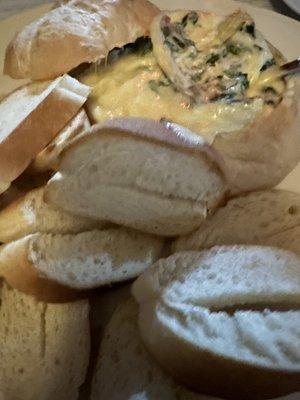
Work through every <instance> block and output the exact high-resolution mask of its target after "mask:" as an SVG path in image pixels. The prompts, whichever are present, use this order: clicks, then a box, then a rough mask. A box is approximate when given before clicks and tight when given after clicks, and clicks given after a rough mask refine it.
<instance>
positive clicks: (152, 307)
mask: <svg viewBox="0 0 300 400" xmlns="http://www.w3.org/2000/svg"><path fill="white" fill-rule="evenodd" d="M224 254H227V256H229V258H228V263H227V262H226V258H224ZM245 254H247V255H246V256H245ZM207 256H208V258H207ZM211 256H212V258H210V257H211ZM216 256H217V258H216V259H215V257H216ZM219 256H220V258H219ZM249 256H250V258H249ZM253 256H254V257H253ZM269 257H270V258H269ZM243 258H244V260H243ZM268 258H269V261H268ZM259 259H260V261H259ZM193 260H194V261H193ZM211 261H213V262H214V268H211V266H212V264H211ZM285 262H286V264H285ZM299 262H300V259H299V257H297V256H296V255H294V254H293V253H291V252H288V251H283V250H279V249H276V248H271V247H269V248H267V247H263V246H248V247H247V246H224V247H214V248H213V249H211V250H208V251H206V252H202V253H201V252H182V253H175V254H174V255H173V256H171V257H169V258H167V259H165V260H160V261H158V263H156V264H154V265H153V266H152V267H150V269H148V270H147V271H146V272H145V273H144V274H142V275H141V276H140V277H139V278H138V280H137V281H136V282H135V283H134V284H133V288H132V293H133V295H134V297H135V298H136V299H137V301H138V302H139V305H140V312H139V328H140V333H141V336H142V338H143V341H144V343H145V345H146V347H147V348H148V350H149V351H150V353H151V354H152V355H153V356H154V357H155V358H156V359H157V361H158V362H159V363H160V364H161V365H162V366H163V368H164V369H165V370H166V371H167V372H168V373H169V374H170V375H171V376H173V377H174V378H175V380H176V381H178V382H180V383H182V384H184V385H186V386H187V387H189V388H190V389H192V390H196V391H199V392H200V393H206V394H209V395H213V396H220V397H222V398H226V399H239V400H240V399H243V400H256V399H257V400H258V399H259V400H261V399H264V398H265V399H269V398H274V397H279V396H281V395H285V394H289V393H293V392H297V391H299V390H300V379H299V378H300V369H299V365H300V364H299V357H298V356H297V355H296V354H297V353H298V351H296V350H295V349H296V348H297V349H298V341H299V337H298V333H299V324H297V322H296V319H297V318H299V316H300V312H299V305H300V302H299V300H300V297H299V294H300V290H299V289H300V286H299V282H300V281H299V276H300V275H299V265H300V263H299ZM264 263H266V264H265V266H263V264H264ZM276 263H278V265H276ZM231 268H233V269H232V270H231V271H230V269H231ZM276 270H278V275H277V273H276ZM250 271H251V272H250ZM266 271H267V274H269V273H270V275H269V277H267V275H266ZM271 271H272V272H271ZM287 271H289V272H287ZM249 273H251V274H252V275H251V278H250V275H249ZM198 274H199V275H198ZM196 276H197V277H196ZM273 277H274V281H273V282H272V279H273ZM275 277H276V278H275ZM285 279H286V281H285ZM256 280H257V282H256ZM276 280H277V282H276ZM283 282H289V284H291V285H292V286H293V289H292V288H291V287H290V288H288V287H287V286H286V287H284V286H285V283H283ZM251 285H252V286H251ZM281 285H283V286H282V287H280V288H279V286H281ZM236 292H239V294H238V295H237V296H236V297H235V298H234V296H235V293H236ZM276 292H277V293H276ZM283 293H285V296H286V297H285V299H284V298H283V297H282V296H283ZM259 306H261V307H259ZM226 307H229V308H226ZM243 307H244V310H243ZM269 318H270V319H269ZM267 321H269V322H267ZM270 321H272V323H270ZM280 321H281V323H280ZM289 321H293V322H289ZM297 321H298V320H297ZM285 324H287V326H286V325H285ZM261 326H264V328H262V329H261ZM233 327H234V328H233ZM281 329H282V330H281ZM296 332H298V333H296ZM294 333H295V334H296V336H293V334H294ZM273 335H276V339H274V337H273V338H272V336H273ZM289 335H292V336H289ZM292 337H293V339H292ZM221 338H224V341H222V339H221ZM227 338H228V340H227ZM287 338H289V339H290V340H289V339H287ZM268 339H269V342H268ZM220 340H221V341H220ZM284 343H286V344H287V346H285V345H284ZM292 343H293V344H292ZM290 344H291V345H292V346H295V347H294V348H293V347H289V345H290ZM245 349H248V350H249V351H245ZM283 349H286V350H285V351H283ZM183 366H184V367H183Z"/></svg>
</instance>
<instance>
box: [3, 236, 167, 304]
mask: <svg viewBox="0 0 300 400" xmlns="http://www.w3.org/2000/svg"><path fill="white" fill-rule="evenodd" d="M162 249H163V240H162V239H160V238H157V237H154V236H150V235H145V234H142V233H139V232H136V231H131V230H127V229H123V228H114V229H107V230H103V231H97V230H94V231H89V232H83V233H78V234H77V235H52V234H39V233H37V234H33V235H29V236H26V237H24V238H22V239H19V240H17V241H15V242H12V243H9V244H7V245H4V246H2V247H1V248H0V276H2V277H4V278H5V279H6V280H7V282H9V284H10V285H11V286H12V287H15V288H17V289H19V290H21V291H23V292H25V293H29V294H33V295H35V296H37V297H38V298H42V299H45V298H46V299H49V300H50V301H56V298H57V297H59V298H60V297H63V294H64V290H66V291H67V293H68V289H69V291H70V290H71V294H72V293H73V292H72V290H74V289H76V290H83V289H92V288H96V287H100V286H107V285H110V284H112V283H117V282H123V281H127V280H130V279H133V278H136V277H137V276H138V275H140V274H141V273H142V272H143V271H144V270H145V269H147V268H148V267H150V266H151V265H152V264H153V263H154V262H155V261H156V260H158V259H159V257H160V255H161V252H162ZM56 289H57V290H56Z"/></svg>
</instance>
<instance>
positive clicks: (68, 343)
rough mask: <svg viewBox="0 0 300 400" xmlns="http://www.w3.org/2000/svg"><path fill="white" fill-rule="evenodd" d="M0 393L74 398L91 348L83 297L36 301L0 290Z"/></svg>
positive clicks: (39, 399)
mask: <svg viewBox="0 0 300 400" xmlns="http://www.w3.org/2000/svg"><path fill="white" fill-rule="evenodd" d="M0 292H1V305H0V343H1V345H0V394H1V392H2V395H3V399H4V400H21V399H22V400H53V399H59V400H77V399H78V394H79V388H80V386H81V385H82V383H83V382H84V380H85V376H86V372H87V367H88V361H89V348H90V332H89V304H88V301H87V300H83V301H77V302H73V303H65V304H46V303H42V302H38V301H36V300H35V299H34V298H32V297H30V296H27V295H25V294H23V293H20V292H18V291H17V290H14V289H11V288H10V287H8V286H7V285H6V284H3V286H2V288H1V289H0Z"/></svg>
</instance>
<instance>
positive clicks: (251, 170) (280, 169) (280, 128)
mask: <svg viewBox="0 0 300 400" xmlns="http://www.w3.org/2000/svg"><path fill="white" fill-rule="evenodd" d="M297 112H298V110H297V96H296V85H295V81H294V80H293V79H291V80H290V81H289V82H288V83H287V90H286V92H285V94H284V98H283V100H282V102H281V103H280V104H279V105H278V106H277V107H276V108H275V109H274V110H272V111H271V112H268V113H265V114H263V115H261V116H259V117H258V118H256V120H255V121H254V122H253V123H252V124H251V125H249V126H247V127H246V128H245V129H243V130H242V131H236V132H232V133H224V134H220V135H218V136H217V137H216V138H215V140H214V143H213V145H212V146H213V148H214V149H215V150H216V151H217V152H219V154H220V156H221V157H222V158H223V159H224V164H223V167H224V168H225V172H226V176H227V177H228V179H229V181H230V184H231V186H232V189H231V192H232V193H233V194H235V195H236V194H238V193H243V192H248V191H252V190H264V189H270V188H272V187H274V186H276V185H277V184H279V183H280V182H281V181H282V180H283V179H284V178H285V176H286V175H287V174H288V173H289V172H290V171H291V170H292V169H293V168H294V167H295V166H296V165H297V163H298V162H299V158H300V156H299V155H300V132H299V129H298V123H297V118H298V119H299V116H298V117H296V116H297Z"/></svg>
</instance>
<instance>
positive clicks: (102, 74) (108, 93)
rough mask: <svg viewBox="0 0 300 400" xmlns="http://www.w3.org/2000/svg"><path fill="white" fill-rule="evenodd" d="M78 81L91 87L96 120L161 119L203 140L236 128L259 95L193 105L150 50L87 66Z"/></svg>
mask: <svg viewBox="0 0 300 400" xmlns="http://www.w3.org/2000/svg"><path fill="white" fill-rule="evenodd" d="M81 81H82V82H84V83H85V84H87V85H89V86H91V87H92V88H93V90H92V94H91V96H90V98H89V100H88V106H89V109H90V111H91V114H92V118H93V119H94V121H96V122H102V121H105V120H107V119H110V118H114V117H125V116H131V117H144V118H151V119H155V120H161V119H166V120H169V121H172V122H175V123H178V124H180V125H183V126H185V127H187V128H189V129H190V130H192V131H194V132H198V133H201V134H202V135H203V136H204V138H206V140H208V141H212V140H213V138H214V135H215V134H217V133H221V132H231V131H235V130H238V129H242V128H243V126H245V125H246V124H248V123H250V122H252V121H253V120H254V118H255V116H256V115H257V112H259V111H261V110H262V100H260V99H257V100H255V101H253V102H250V103H236V104H226V103H224V104H221V103H210V104H205V105H200V106H197V107H193V106H192V105H191V104H190V102H189V99H188V97H187V96H185V95H184V94H182V93H180V92H178V91H176V90H175V88H174V86H173V85H171V82H170V81H169V80H168V78H166V77H165V76H164V75H163V73H162V71H161V69H160V68H159V66H158V64H157V62H156V61H155V58H154V57H153V54H152V53H148V54H146V55H144V56H140V55H135V54H132V55H127V56H124V57H123V58H121V59H119V60H118V61H116V62H115V63H114V64H113V65H108V66H106V67H102V68H100V69H99V70H98V71H95V70H94V71H93V70H92V69H91V70H89V71H88V72H87V73H85V74H84V75H83V76H82V77H81Z"/></svg>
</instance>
